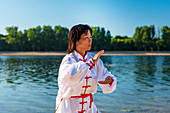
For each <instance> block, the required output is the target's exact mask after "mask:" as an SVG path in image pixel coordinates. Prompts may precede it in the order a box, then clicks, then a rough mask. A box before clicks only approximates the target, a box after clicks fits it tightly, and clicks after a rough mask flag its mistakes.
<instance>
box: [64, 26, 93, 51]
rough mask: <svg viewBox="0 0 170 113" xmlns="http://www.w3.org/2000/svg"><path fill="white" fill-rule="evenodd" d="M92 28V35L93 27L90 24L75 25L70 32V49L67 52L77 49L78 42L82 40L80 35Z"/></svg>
mask: <svg viewBox="0 0 170 113" xmlns="http://www.w3.org/2000/svg"><path fill="white" fill-rule="evenodd" d="M88 30H90V33H91V35H92V29H91V28H90V27H89V26H88V25H82V24H79V25H75V26H73V27H72V28H71V30H70V32H69V34H68V49H67V53H68V54H70V53H71V52H73V51H74V50H76V42H77V41H79V40H80V37H81V35H82V34H83V33H87V32H88Z"/></svg>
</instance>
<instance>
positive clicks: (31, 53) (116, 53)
mask: <svg viewBox="0 0 170 113" xmlns="http://www.w3.org/2000/svg"><path fill="white" fill-rule="evenodd" d="M90 52H92V53H97V52H98V51H90ZM64 55H66V51H56V52H50V51H49V52H43V51H29V52H20V51H15V52H14V51H0V56H64ZM102 56H170V51H105V53H104V54H102Z"/></svg>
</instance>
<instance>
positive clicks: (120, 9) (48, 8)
mask: <svg viewBox="0 0 170 113" xmlns="http://www.w3.org/2000/svg"><path fill="white" fill-rule="evenodd" d="M80 23H81V24H88V25H90V26H93V27H95V26H99V27H104V28H105V30H110V31H111V35H112V36H115V35H122V36H124V35H127V36H129V37H131V36H133V34H134V32H135V28H136V27H137V26H144V25H147V26H150V25H155V28H156V30H157V28H158V27H159V28H161V27H162V26H165V25H167V26H169V27H170V0H0V34H6V30H5V27H11V26H18V27H19V30H21V31H23V30H24V29H28V28H33V27H36V26H38V25H40V26H43V25H51V26H52V27H54V26H55V25H61V26H63V27H67V28H69V29H70V28H71V27H72V26H74V25H76V24H80Z"/></svg>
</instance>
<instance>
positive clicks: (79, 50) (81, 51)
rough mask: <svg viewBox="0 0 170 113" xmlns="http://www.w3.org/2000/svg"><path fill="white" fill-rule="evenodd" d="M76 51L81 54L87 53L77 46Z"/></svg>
mask: <svg viewBox="0 0 170 113" xmlns="http://www.w3.org/2000/svg"><path fill="white" fill-rule="evenodd" d="M76 51H78V52H79V53H80V54H81V55H83V56H84V55H85V53H86V51H84V50H81V49H78V48H76Z"/></svg>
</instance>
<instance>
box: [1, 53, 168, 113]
mask: <svg viewBox="0 0 170 113" xmlns="http://www.w3.org/2000/svg"><path fill="white" fill-rule="evenodd" d="M62 58H63V56H0V113H54V111H55V98H56V95H57V91H58V83H57V76H58V68H59V66H60V63H61V60H62ZM101 59H102V60H103V62H104V64H105V66H106V67H107V69H108V70H109V71H110V72H111V73H112V74H114V75H115V76H116V77H117V79H118V84H117V89H116V90H115V91H114V92H113V93H110V94H104V93H102V91H101V89H100V87H98V91H97V93H96V94H94V102H95V104H96V106H97V108H98V109H99V110H100V111H101V112H102V113H128V112H141V113H142V112H143V113H144V112H147V113H154V112H160V113H168V112H170V56H101Z"/></svg>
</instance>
